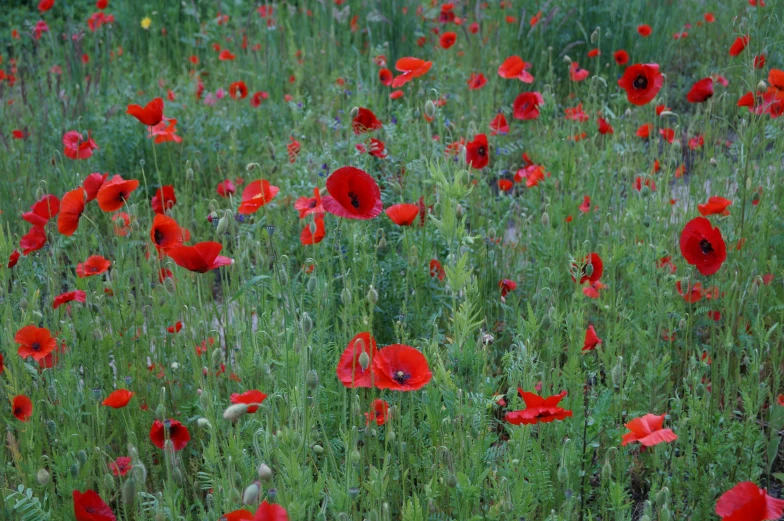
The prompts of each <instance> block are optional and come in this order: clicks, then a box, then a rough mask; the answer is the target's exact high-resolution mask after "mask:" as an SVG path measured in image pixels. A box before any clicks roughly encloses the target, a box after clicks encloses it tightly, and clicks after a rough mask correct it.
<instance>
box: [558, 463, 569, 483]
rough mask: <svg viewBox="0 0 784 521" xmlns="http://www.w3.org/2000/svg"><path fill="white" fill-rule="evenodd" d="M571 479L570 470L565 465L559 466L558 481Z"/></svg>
mask: <svg viewBox="0 0 784 521" xmlns="http://www.w3.org/2000/svg"><path fill="white" fill-rule="evenodd" d="M567 479H569V471H568V470H567V469H566V466H565V465H561V466H559V467H558V481H560V482H561V483H564V482H566V480H567Z"/></svg>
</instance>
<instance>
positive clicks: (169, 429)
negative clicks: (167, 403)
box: [150, 419, 191, 451]
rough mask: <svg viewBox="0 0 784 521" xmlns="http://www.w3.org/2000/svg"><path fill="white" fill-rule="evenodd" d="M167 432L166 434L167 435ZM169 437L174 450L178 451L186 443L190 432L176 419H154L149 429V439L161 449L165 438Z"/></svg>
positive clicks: (189, 437)
mask: <svg viewBox="0 0 784 521" xmlns="http://www.w3.org/2000/svg"><path fill="white" fill-rule="evenodd" d="M167 434H168V436H167ZM167 438H168V439H170V440H171V442H172V447H173V448H174V450H175V451H179V450H182V449H184V448H185V446H186V445H188V442H189V441H190V439H191V434H190V433H189V432H188V428H187V427H185V426H184V425H183V424H181V423H180V422H178V421H177V420H171V419H170V420H164V421H163V422H162V421H161V420H155V421H154V422H153V424H152V428H151V429H150V441H151V442H152V444H153V445H155V446H156V447H158V448H159V449H162V448H163V447H164V446H165V445H166V439H167Z"/></svg>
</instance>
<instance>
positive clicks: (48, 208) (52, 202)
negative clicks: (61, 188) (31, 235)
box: [22, 194, 60, 226]
mask: <svg viewBox="0 0 784 521" xmlns="http://www.w3.org/2000/svg"><path fill="white" fill-rule="evenodd" d="M59 211H60V200H59V199H58V198H57V196H56V195H52V194H46V195H44V196H43V197H41V198H40V199H39V200H38V201H36V202H35V203H34V204H33V206H31V207H30V211H29V212H25V213H24V214H22V219H24V220H25V221H27V222H29V223H30V224H32V225H33V226H44V225H46V223H48V222H49V219H51V218H52V217H54V216H55V215H57V214H58V212H59Z"/></svg>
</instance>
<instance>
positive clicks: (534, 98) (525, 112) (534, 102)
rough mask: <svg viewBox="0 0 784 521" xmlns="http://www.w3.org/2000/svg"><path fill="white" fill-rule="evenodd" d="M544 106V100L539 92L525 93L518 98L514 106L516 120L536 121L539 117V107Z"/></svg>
mask: <svg viewBox="0 0 784 521" xmlns="http://www.w3.org/2000/svg"><path fill="white" fill-rule="evenodd" d="M541 105H544V98H542V95H541V94H539V93H538V92H523V93H522V94H520V95H519V96H517V97H516V98H515V100H514V104H513V105H512V107H513V109H514V112H513V113H512V116H513V117H514V118H515V119H522V120H527V119H536V118H538V117H539V107H540V106H541Z"/></svg>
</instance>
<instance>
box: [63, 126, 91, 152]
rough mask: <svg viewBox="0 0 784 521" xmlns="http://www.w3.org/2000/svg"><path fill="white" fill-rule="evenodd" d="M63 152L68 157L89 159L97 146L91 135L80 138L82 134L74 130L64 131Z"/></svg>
mask: <svg viewBox="0 0 784 521" xmlns="http://www.w3.org/2000/svg"><path fill="white" fill-rule="evenodd" d="M63 145H64V146H65V149H64V150H63V153H64V154H65V157H67V158H69V159H89V158H90V157H91V156H92V155H93V150H95V149H97V148H98V145H96V144H95V141H93V139H92V138H91V137H89V135H88V137H87V140H83V139H82V134H81V133H80V132H77V131H75V130H71V131H69V132H66V133H65V134H64V135H63Z"/></svg>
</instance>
